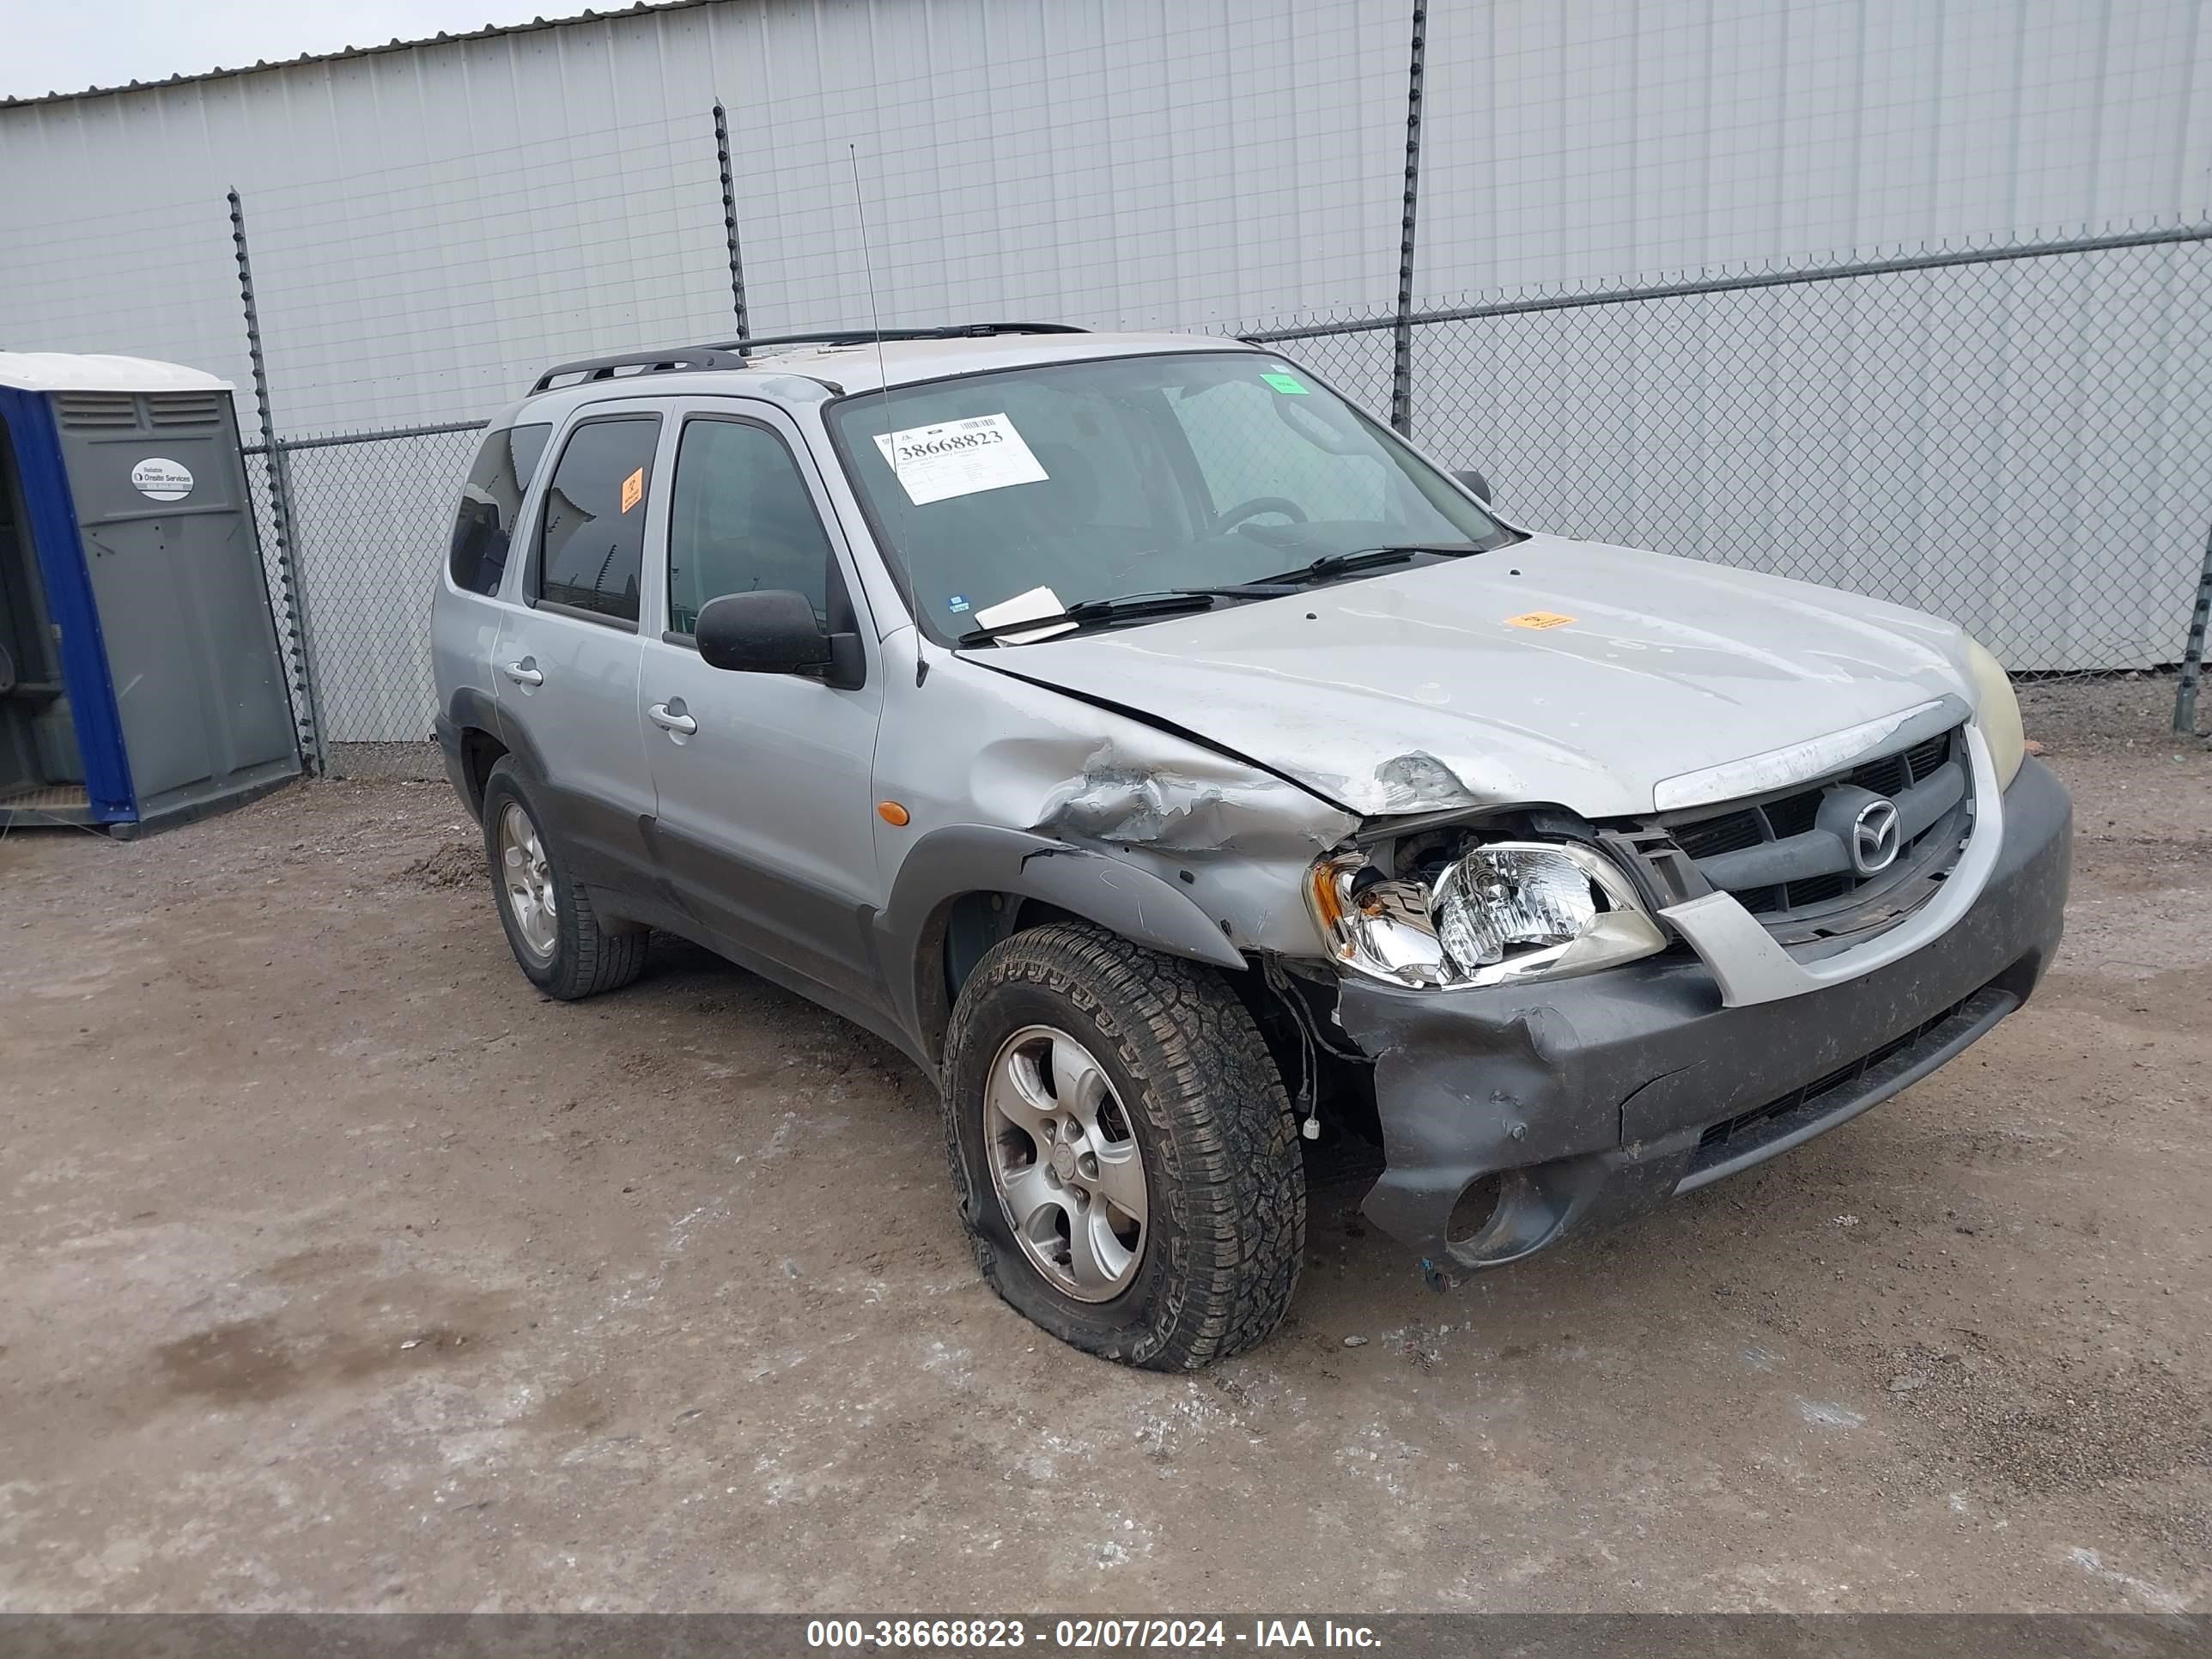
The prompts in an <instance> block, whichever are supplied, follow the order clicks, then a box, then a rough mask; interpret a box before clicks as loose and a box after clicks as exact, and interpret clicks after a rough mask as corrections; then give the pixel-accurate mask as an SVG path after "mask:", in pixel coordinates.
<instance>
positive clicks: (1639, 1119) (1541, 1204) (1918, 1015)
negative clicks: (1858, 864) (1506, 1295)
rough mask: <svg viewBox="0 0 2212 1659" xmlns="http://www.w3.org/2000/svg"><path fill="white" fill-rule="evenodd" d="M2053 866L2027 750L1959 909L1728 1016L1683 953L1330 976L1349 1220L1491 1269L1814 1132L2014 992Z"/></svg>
mask: <svg viewBox="0 0 2212 1659" xmlns="http://www.w3.org/2000/svg"><path fill="white" fill-rule="evenodd" d="M2071 863H2072V814H2071V810H2070V808H2069V805H2068V802H2067V798H2066V792H2065V790H2064V788H2063V787H2062V786H2061V785H2060V784H2059V782H2058V780H2057V778H2056V777H2055V776H2053V775H2051V772H2050V770H2049V769H2046V768H2045V767H2044V766H2043V765H2042V764H2041V763H2039V762H2037V761H2034V760H2030V761H2028V762H2027V763H2025V764H2024V765H2023V766H2022V767H2021V771H2020V775H2019V776H2018V777H2016V778H2015V780H2014V781H2013V784H2012V787H2010V788H2009V789H2008V790H2007V791H2006V792H2005V795H2004V836H2003V840H2002V843H2001V845H2000V847H1999V848H1998V851H1997V854H1996V862H1995V865H1994V866H1993V867H1992V869H1991V871H1990V876H1989V878H1988V880H1987V882H1986V883H1985V884H1984V886H1983V889H1982V891H1981V893H1980V895H1979V896H1978V898H1977V899H1976V900H1975V902H1974V903H1973V905H1972V908H1970V909H1968V910H1967V911H1966V913H1965V915H1962V916H1961V917H1960V919H1959V920H1958V921H1956V922H1954V924H1953V925H1952V926H1951V927H1949V928H1948V929H1947V930H1946V931H1945V932H1944V933H1942V934H1940V935H1939V936H1938V937H1936V939H1932V940H1930V941H1929V943H1928V944H1926V945H1923V946H1922V947H1921V948H1920V949H1919V950H1917V951H1914V952H1913V953H1912V954H1911V955H1910V956H1907V957H1902V958H1901V959H1899V960H1898V961H1895V962H1892V963H1887V965H1885V966H1883V967H1880V968H1876V969H1872V970H1871V971H1869V972H1868V973H1866V974H1864V975H1860V976H1858V977H1857V978H1853V979H1847V980H1844V981H1840V982H1837V983H1833V984H1829V985H1825V986H1822V987H1820V988H1819V989H1817V990H1813V991H1808V992H1807V993H1805V994H1802V995H1799V996H1791V997H1786V998H1783V999H1781V1000H1772V1001H1764V1002H1754V1003H1750V1004H1747V1005H1745V1006H1735V1007H1728V1006H1723V1003H1722V1000H1721V993H1720V988H1719V987H1718V986H1717V983H1716V982H1715V980H1714V977H1713V975H1712V973H1711V970H1710V969H1707V968H1706V967H1705V963H1703V962H1701V961H1699V959H1697V958H1696V957H1693V956H1692V955H1691V954H1690V953H1689V952H1688V951H1675V952H1670V953H1669V954H1668V955H1667V956H1664V957H1655V958H1653V959H1652V960H1650V961H1649V962H1645V963H1636V964H1633V965H1632V966H1629V967H1626V968H1620V969H1612V970H1610V971H1607V972H1605V973H1598V974H1592V975H1588V976H1586V977H1583V978H1580V979H1570V980H1561V981H1555V982H1553V983H1549V984H1532V985H1526V986H1511V987H1508V986H1499V987H1490V988H1486V989H1480V990H1468V991H1411V990H1400V989H1397V988H1395V987H1390V986H1386V985H1382V984H1379V983H1376V982H1374V981H1365V980H1357V981H1356V980H1352V979H1349V978H1347V979H1346V980H1345V981H1343V982H1342V983H1341V985H1340V988H1339V996H1338V1003H1337V1015H1338V1018H1339V1019H1340V1020H1341V1022H1342V1023H1343V1025H1344V1029H1345V1030H1346V1033H1347V1034H1348V1035H1349V1036H1351V1037H1352V1039H1353V1041H1355V1042H1358V1044H1359V1046H1360V1047H1361V1048H1363V1049H1364V1050H1365V1051H1366V1052H1367V1053H1368V1054H1370V1055H1372V1056H1374V1059H1375V1095H1376V1109H1377V1111H1378V1113H1379V1115H1380V1116H1381V1119H1382V1126H1383V1152H1384V1156H1385V1159H1386V1168H1385V1169H1384V1170H1383V1176H1382V1177H1381V1179H1379V1180H1378V1181H1377V1182H1376V1184H1375V1187H1374V1189H1373V1190H1372V1191H1371V1192H1370V1193H1369V1194H1368V1196H1367V1200H1366V1203H1365V1205H1364V1209H1365V1212H1366V1213H1367V1215H1368V1217H1369V1218H1370V1219H1371V1220H1372V1221H1374V1222H1375V1224H1376V1225H1377V1226H1379V1227H1381V1228H1382V1229H1383V1231H1386V1232H1388V1233H1389V1234H1391V1235H1392V1236H1393V1237H1396V1238H1398V1239H1399V1240H1401V1242H1403V1243H1407V1244H1408V1245H1411V1246H1412V1247H1413V1248H1414V1249H1417V1250H1419V1252H1420V1254H1421V1255H1423V1256H1424V1257H1425V1258H1427V1259H1429V1260H1430V1261H1432V1262H1434V1263H1436V1264H1437V1265H1438V1266H1440V1267H1442V1266H1456V1267H1497V1266H1501V1265H1503V1264H1504V1263H1505V1262H1508V1261H1516V1260H1518V1259H1519V1258H1520V1257H1522V1256H1524V1255H1528V1254H1530V1253H1531V1252H1533V1251H1535V1250H1539V1249H1543V1248H1544V1247H1545V1246H1547V1245H1548V1244H1552V1243H1556V1242H1557V1241H1558V1240H1559V1238H1561V1237H1564V1236H1565V1234H1566V1233H1567V1232H1568V1231H1571V1230H1572V1229H1575V1228H1577V1227H1580V1226H1583V1225H1589V1224H1591V1223H1595V1222H1598V1221H1601V1220H1608V1221H1609V1220H1616V1219H1620V1218H1626V1217H1627V1216H1631V1215H1634V1214H1636V1213H1638V1212H1642V1211H1644V1210H1646V1209H1649V1208H1650V1207H1652V1206H1656V1205H1657V1204H1659V1203H1661V1202H1662V1201H1663V1200H1666V1199H1667V1198H1668V1197H1671V1196H1673V1195H1674V1194H1676V1193H1678V1192H1685V1191H1688V1190H1690V1189H1691V1188H1695V1187H1699V1186H1703V1185H1705V1184H1706V1183H1707V1182H1711V1181H1716V1180H1718V1179H1720V1178H1721V1177H1722V1176H1727V1175H1732V1174H1734V1173H1735V1172H1736V1171H1737V1170H1743V1169H1747V1168H1749V1167H1750V1166H1751V1165H1752V1164H1757V1163H1760V1162H1763V1161H1764V1160H1765V1159H1766V1158H1771V1157H1773V1156H1774V1155H1775V1154H1777V1153H1778V1152H1784V1151H1786V1150H1787V1149H1788V1148H1790V1147H1791V1146H1796V1145H1798V1144H1800V1143H1801V1142H1802V1141H1805V1140H1808V1139H1812V1137H1813V1136H1814V1135H1816V1134H1820V1133H1823V1132H1825V1131H1826V1130H1828V1129H1832V1128H1833V1127H1836V1126H1837V1125H1838V1124H1839V1123H1842V1122H1844V1121H1847V1120H1849V1119H1850V1118H1852V1117H1855V1116H1857V1115H1858V1114H1859V1113H1861V1112H1863V1111H1864V1110H1866V1109H1867V1108H1869V1106H1873V1105H1875V1104H1876V1103H1879V1102H1881V1101H1883V1100H1886V1099H1887V1098H1888V1097H1890V1096H1891V1095H1893V1094H1895V1093H1896V1092H1897V1091H1899V1090H1900V1089H1903V1088H1905V1086H1906V1085H1909V1084H1911V1083H1913V1082H1916V1081H1917V1080H1918V1079H1920V1078H1922V1077H1924V1076H1926V1075H1927V1074H1928V1073H1929V1072H1931V1071H1933V1070H1935V1069H1936V1067H1937V1066H1941V1065H1942V1064H1943V1062H1944V1061H1946V1060H1949V1059H1950V1058H1951V1057H1952V1056H1953V1055H1954V1054H1958V1053H1959V1052H1960V1050H1961V1049H1963V1048H1966V1046H1967V1045H1968V1044H1969V1043H1971V1042H1973V1041H1974V1040H1975V1039H1976V1038H1978V1037H1979V1036H1982V1035H1983V1033H1984V1032H1985V1031H1987V1030H1990V1027H1992V1026H1994V1025H1995V1024H1996V1023H1997V1022H1998V1021H1999V1020H2000V1019H2002V1018H2004V1016H2005V1015H2006V1014H2008V1013H2009V1012H2012V1011H2013V1010H2014V1009H2015V1008H2017V1007H2018V1006H2020V1005H2021V1003H2023V1002H2024V1001H2026V1000H2027V996H2028V994H2029V992H2030V991H2031V990H2033V988H2034V986H2035V982H2036V981H2037V980H2038V979H2039V978H2040V977H2041V975H2042V973H2043V970H2044V969H2045V966H2046V965H2047V964H2048V963H2049V962H2050V960H2051V954H2052V952H2053V951H2056V950H2057V945H2058V938H2059V933H2060V930H2061V927H2062V926H2063V910H2064V907H2065V902H2066V884H2067V879H2068V876H2069V870H2070V867H2071ZM1463 1197H1464V1200H1465V1201H1464V1202H1463V1203H1462V1198H1463ZM1455 1207H1457V1208H1458V1209H1459V1211H1460V1215H1459V1217H1458V1218H1457V1219H1456V1220H1455V1218H1454V1213H1453V1212H1454V1210H1455Z"/></svg>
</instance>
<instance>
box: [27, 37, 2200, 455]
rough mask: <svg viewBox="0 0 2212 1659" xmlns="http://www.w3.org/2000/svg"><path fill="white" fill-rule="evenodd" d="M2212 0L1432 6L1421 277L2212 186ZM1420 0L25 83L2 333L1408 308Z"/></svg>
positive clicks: (2002, 218)
mask: <svg viewBox="0 0 2212 1659" xmlns="http://www.w3.org/2000/svg"><path fill="white" fill-rule="evenodd" d="M2208 13H2212V0H2071V3H2063V4H2060V3H2052V0H1439V3H1434V4H1431V7H1430V9H1429V77H1428V98H1427V100H1426V102H1427V111H1426V112H1427V129H1426V135H1425V149H1424V158H1423V167H1424V184H1425V188H1424V192H1423V203H1422V224H1421V254H1420V261H1419V276H1418V279H1417V283H1416V287H1417V289H1418V290H1419V292H1420V293H1421V294H1423V295H1426V296H1429V297H1431V298H1437V297H1440V296H1444V295H1451V294H1455V293H1457V292H1460V291H1462V290H1467V289H1498V288H1510V287H1516V286H1522V285H1525V284H1528V283H1556V282H1565V281H1578V280H1585V279H1588V278H1591V277H1595V276H1608V277H1610V276H1629V275H1632V274H1637V273H1649V272H1651V271H1655V270H1674V269H1680V268H1686V267H1693V266H1699V265H1710V264H1732V263H1737V262H1741V261H1745V260H1757V259H1765V258H1788V257H1796V256H1800V255H1806V254H1814V253H1820V252H1825V251H1826V250H1830V249H1844V248H1856V249H1860V250H1866V249H1869V248H1872V247H1875V246H1887V245H1891V244H1895V243H1917V242H1921V241H1926V240H1935V241H1942V240H1946V239H1950V240H1958V239H1960V238H1963V237H1967V236H1973V235H1984V234H1986V235H1993V236H2005V235H2011V234H2021V233H2026V232H2027V231H2030V230H2033V229H2035V228H2045V229H2049V230H2059V229H2063V228H2076V227H2101V226H2105V225H2108V224H2113V223H2118V222H2126V221H2129V220H2131V219H2134V220H2148V219H2154V218H2164V219H2168V220H2172V219H2179V218H2187V217H2191V216H2202V215H2204V214H2206V213H2207V212H2212V19H2208ZM1409 14H1410V3H1409V0H1131V3H1117V0H1056V3H1049V4H1048V3H1040V0H822V3H802V0H725V3H716V4H706V5H698V6H692V7H680V8H675V9H665V10H660V11H648V12H645V13H641V14H618V15H614V16H611V17H605V18H599V19H593V20H590V21H575V22H571V23H566V24H562V25H560V26H558V27H550V28H544V29H533V30H526V31H520V32H510V33H500V34H494V35H490V36H488V37H485V38H482V39H473V40H454V41H448V42H443V43H438V42H433V43H429V44H426V45H422V46H415V47H411V48H409V49H407V50H404V51H398V52H376V53H372V54H368V55H362V56H357V57H353V58H340V59H335V60H327V61H323V62H317V63H310V64H296V65H281V66H276V67H273V68H270V69H267V70H259V71H255V72H250V73H245V74H240V75H236V76H225V77H222V78H217V79H210V80H202V81H195V82H183V83H180V84H177V85H174V86H162V87H155V88H144V89H139V90H134V91H124V92H117V93H110V94H102V95H98V96H88V97H82V98H77V99H71V100H61V101H57V102H46V103H39V104H32V105H24V106H15V107H9V108H0V212H4V213H5V214H6V215H7V217H8V221H9V223H10V226H11V235H10V236H9V239H7V241H6V245H5V246H0V340H4V341H5V342H6V343H8V344H9V345H10V346H12V347H16V348H40V347H54V348H60V349H123V350H131V351H137V352H143V353H144V354H146V355H149V356H161V357H167V358H173V359H176V360H179V361H182V362H192V363H196V364H200V365H202V366H204V367H206V368H211V369H216V370H217V371H220V372H222V373H225V374H228V375H230V376H232V377H233V378H234V379H238V380H241V381H242V380H243V379H244V377H245V364H244V362H243V346H242V343H241V341H240V337H239V334H240V331H239V328H238V325H237V323H236V320H235V313H236V284H235V278H234V272H233V270H232V269H231V265H230V262H229V252H230V246H229V241H228V226H227V224H226V223H225V222H224V220H223V216H222V194H223V191H224V190H225V189H226V188H227V187H228V186H229V185H237V186H238V187H239V188H240V191H243V193H244V194H245V197H246V212H247V216H248V221H249V225H250V228H251V232H252V237H253V241H254V252H255V262H256V276H257V277H258V284H259V287H260V289H261V294H262V298H263V301H264V319H263V320H264V331H265V334H266V336H267V347H268V352H269V357H270V368H271V375H272V380H273V381H274V386H275V390H276V403H277V415H278V419H279V421H280V422H281V423H282V424H283V425H284V426H285V427H286V428H289V429H295V430H296V429H302V428H314V429H323V428H332V427H343V426H362V425H369V424H376V423H386V422H400V421H408V420H435V419H449V418H456V417H460V416H471V415H480V414H483V413H485V412H487V410H489V408H490V407H492V406H495V404H497V402H498V401H499V400H500V399H501V398H502V396H503V395H504V394H506V393H507V392H509V391H510V390H511V389H512V388H513V387H514V386H517V385H518V384H519V383H520V381H521V380H523V379H524V377H525V375H526V373H527V371H528V370H529V369H530V368H533V367H535V366H537V365H538V364H540V363H542V362H544V361H546V360H548V359H549V358H551V357H556V356H561V355H563V354H574V353H581V352H585V351H588V350H592V349H606V348H610V347H613V346H618V345H624V344H630V343H641V342H642V343H674V342H676V341H678V340H682V339H685V338H690V337H697V336H699V335H701V334H702V333H704V334H708V335H713V334H716V333H719V332H723V331H726V330H727V327H728V319H729V314H730V313H729V299H728V283H727V277H726V271H725V269H724V258H723V247H722V234H721V222H720V221H721V212H720V190H719V181H718V178H717V174H716V169H715V165H714V149H713V138H712V129H711V125H710V121H709V117H708V109H709V106H711V105H712V103H713V101H714V98H715V97H716V95H717V94H720V97H721V98H722V99H723V100H724V101H725V103H726V105H727V106H728V107H729V109H730V112H731V121H732V138H733V145H734V148H735V150H736V153H737V166H736V169H735V173H736V183H737V195H738V216H739V220H740V222H741V230H742V234H743V237H744V248H745V258H746V265H747V270H746V277H747V284H748V290H749V296H750V299H751V300H752V301H753V305H754V308H755V312H756V321H757V325H758V326H760V327H762V328H763V329H766V328H776V327H783V326H787V325H813V324H822V325H831V324H842V325H853V324H857V323H861V322H864V321H866V319H867V316H868V310H869V307H868V295H867V291H866V282H865V280H864V274H863V269H864V268H863V263H862V260H861V258H860V241H859V234H858V222H857V219H856V217H855V215H854V204H853V201H852V195H853V190H852V175H851V168H850V164H849V162H848V152H847V146H848V144H849V145H851V146H853V147H854V149H856V150H857V153H858V157H859V161H860V174H861V180H862V187H863V189H864V190H865V191H866V193H867V196H868V198H869V206H870V210H871V215H870V216H871V233H872V243H873V246H872V250H871V251H872V253H873V254H874V256H875V258H874V265H875V270H876V276H877V283H876V289H877V295H876V297H877V301H878V307H879V309H880V311H881V313H882V314H883V316H884V320H886V321H915V320H921V319H943V318H974V317H983V316H1000V315H1032V316H1043V317H1059V318H1070V319H1078V320H1084V321H1090V322H1095V323H1119V324H1125V325H1139V326H1152V325H1176V326H1193V325H1207V324H1216V325H1218V324H1220V323H1223V322H1225V321H1228V320H1231V319H1251V318H1258V317H1262V316H1274V315H1279V314H1280V313H1285V312H1288V311H1293V310H1297V311H1312V310H1325V309H1327V308H1329V307H1347V308H1373V307H1377V306H1379V305H1381V304H1383V303H1386V302H1387V301H1388V298H1389V294H1390V292H1391V289H1392V286H1393V278H1394V275H1395V243H1396V228H1397V183H1398V171H1399V168H1400V166H1401V161H1402V150H1401V143H1402V137H1403V122H1404V76H1405V59H1406V32H1407V20H1408V16H1409Z"/></svg>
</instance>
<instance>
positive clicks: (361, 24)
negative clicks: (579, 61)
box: [0, 0, 626, 98]
mask: <svg viewBox="0 0 2212 1659" xmlns="http://www.w3.org/2000/svg"><path fill="white" fill-rule="evenodd" d="M622 3H626V0H75V3H74V4H71V3H68V0H59V3H56V0H0V98H36V97H42V96H44V95H45V94H46V93H49V92H81V91H82V90H83V89H84V88H87V87H115V86H122V85H125V84H126V83H127V82H131V81H164V80H167V78H168V77H169V76H172V75H200V74H204V73H205V72H206V71H207V70H211V69H215V68H217V67H221V68H223V69H242V68H244V67H246V65H248V64H252V63H253V62H254V60H255V59H257V58H267V59H268V60H269V61H270V62H271V63H275V62H276V60H277V59H279V58H297V57H298V56H299V55H300V54H301V52H338V51H342V50H343V49H344V48H345V47H347V46H381V45H383V44H384V43H385V42H386V41H388V40H392V39H393V38H394V37H395V36H396V37H397V38H398V39H399V40H422V39H425V38H427V37H428V36H430V35H435V34H436V33H438V32H439V31H440V30H441V29H442V30H444V31H445V32H446V33H448V34H459V33H465V32H466V31H468V30H470V29H478V28H482V27H483V26H484V25H485V24H487V23H526V22H528V21H530V20H531V19H532V17H538V16H544V17H562V16H568V15H572V14H574V13H576V12H580V11H581V10H583V9H584V8H585V6H586V4H590V5H592V7H593V9H598V10H611V9H614V8H615V6H616V5H619V4H622Z"/></svg>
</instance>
